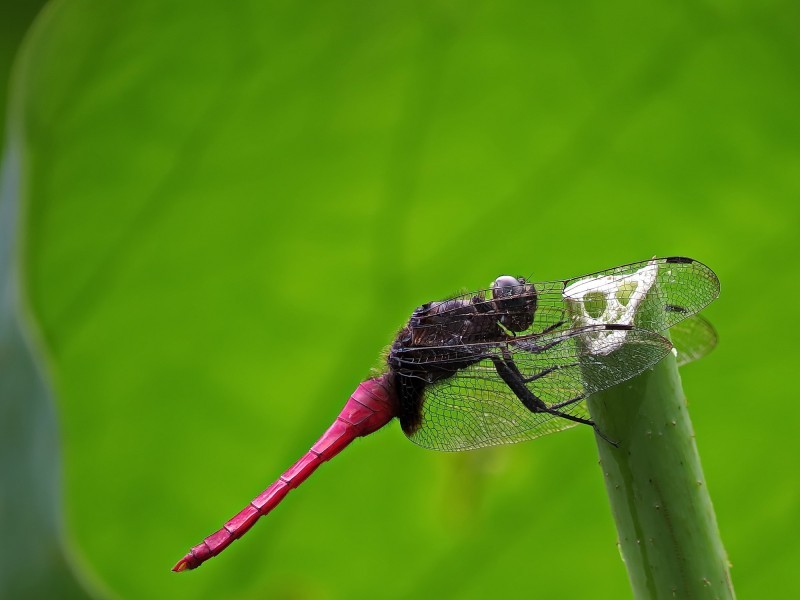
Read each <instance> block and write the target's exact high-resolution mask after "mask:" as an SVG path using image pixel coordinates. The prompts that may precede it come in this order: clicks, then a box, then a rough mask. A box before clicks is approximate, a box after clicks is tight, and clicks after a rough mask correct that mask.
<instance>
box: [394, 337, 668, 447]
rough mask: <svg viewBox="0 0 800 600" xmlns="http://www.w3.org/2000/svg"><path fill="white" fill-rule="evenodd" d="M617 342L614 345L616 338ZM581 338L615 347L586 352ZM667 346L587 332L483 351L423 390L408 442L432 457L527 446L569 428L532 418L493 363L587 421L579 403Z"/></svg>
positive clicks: (542, 416) (658, 340) (537, 415)
mask: <svg viewBox="0 0 800 600" xmlns="http://www.w3.org/2000/svg"><path fill="white" fill-rule="evenodd" d="M620 335H623V336H625V338H624V343H622V344H620V339H619V336H620ZM588 336H592V340H593V345H594V347H595V348H596V347H597V344H598V339H599V340H601V341H600V342H599V343H601V344H602V343H603V341H602V336H606V338H607V343H608V344H609V345H610V346H612V347H614V348H616V349H615V350H613V351H611V352H609V353H608V354H598V353H594V352H592V353H589V352H588V351H587V350H586V347H587V346H588V344H587V343H586V342H587V340H588ZM671 347H672V346H671V344H670V343H669V341H668V340H666V339H665V338H663V337H662V336H660V335H658V334H656V333H654V332H650V331H646V330H640V329H631V330H617V329H614V330H608V329H606V328H604V327H602V326H590V327H584V328H581V329H575V330H571V331H568V332H562V333H551V334H547V335H542V336H535V337H533V336H529V337H525V338H521V339H520V338H518V339H514V340H511V341H508V342H505V343H502V344H494V345H492V344H484V345H483V347H482V348H480V356H481V357H482V358H481V360H480V361H479V362H476V363H475V364H472V365H470V366H469V367H466V368H461V369H458V370H456V371H455V374H454V375H452V376H451V377H448V378H447V379H445V380H443V381H440V382H438V383H435V384H432V385H429V386H428V387H427V388H426V391H425V396H424V402H423V408H422V425H421V426H420V428H419V429H417V431H416V432H414V433H413V434H412V435H410V436H409V438H410V439H411V440H412V441H413V442H415V443H417V444H419V445H421V446H424V447H426V448H432V449H435V450H467V449H473V448H481V447H484V446H491V445H496V444H509V443H514V442H519V441H522V440H529V439H533V438H536V437H539V436H542V435H545V434H548V433H552V432H555V431H560V430H563V429H566V428H568V427H572V426H573V425H575V423H574V422H571V421H568V420H566V419H563V418H560V417H558V416H555V415H551V414H548V413H541V412H531V411H530V410H528V408H526V407H525V405H524V404H523V402H522V400H521V399H520V398H519V397H518V396H517V395H515V394H514V392H513V391H512V390H511V388H510V387H509V386H508V385H507V384H506V382H505V381H503V380H502V379H501V377H500V376H499V374H498V371H497V369H496V367H495V361H498V360H503V361H513V363H514V365H515V366H516V368H517V369H518V370H519V372H520V374H521V376H522V377H523V378H525V379H527V380H529V381H528V382H527V383H526V384H525V387H526V388H527V390H528V391H529V392H530V393H531V394H533V395H534V396H535V397H536V398H538V399H540V400H542V401H543V402H544V403H545V404H546V405H547V406H548V407H551V408H556V409H557V410H559V411H561V412H565V413H567V414H570V415H572V416H575V417H580V418H588V415H587V413H586V409H585V406H584V403H583V401H582V398H583V397H584V396H587V395H590V394H592V393H595V392H598V391H600V390H603V389H606V388H609V387H611V386H614V385H616V384H618V383H620V382H622V381H624V380H626V379H629V378H630V377H633V376H634V375H636V374H638V373H640V372H641V371H643V370H644V369H646V368H647V367H649V366H651V365H652V364H655V363H656V362H658V361H659V360H661V358H663V357H664V356H665V355H666V354H667V353H668V352H669V351H670V349H671Z"/></svg>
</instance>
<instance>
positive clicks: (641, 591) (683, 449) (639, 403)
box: [587, 355, 735, 599]
mask: <svg viewBox="0 0 800 600" xmlns="http://www.w3.org/2000/svg"><path fill="white" fill-rule="evenodd" d="M587 404H588V408H589V412H590V414H591V416H592V419H593V420H594V421H595V423H596V424H597V426H598V427H599V429H600V431H602V432H603V433H604V434H605V435H606V436H607V437H609V438H610V439H612V440H615V441H617V442H618V443H619V447H618V448H615V447H614V446H612V445H611V444H609V443H608V442H607V441H605V440H603V439H602V438H600V437H599V436H597V444H598V449H599V454H600V466H601V468H602V470H603V478H604V479H605V482H606V488H607V490H608V497H609V500H610V501H611V511H612V513H613V515H614V521H615V522H616V526H617V533H618V536H619V546H620V550H621V553H622V558H623V560H624V561H625V565H626V567H627V569H628V575H629V577H630V580H631V586H632V587H633V592H634V597H635V598H636V599H645V598H647V599H651V598H734V597H735V596H734V591H733V585H732V583H731V579H730V574H729V570H728V567H729V564H728V558H727V555H726V553H725V549H724V548H723V546H722V540H721V539H720V535H719V529H718V527H717V520H716V517H715V515H714V509H713V507H712V506H711V498H710V496H709V493H708V489H707V487H706V482H705V479H704V477H703V471H702V469H701V467H700V457H699V455H698V453H697V446H696V444H695V437H694V431H693V430H692V424H691V421H690V420H689V412H688V410H687V406H686V398H685V396H684V394H683V390H682V387H681V379H680V375H679V374H678V367H677V364H676V362H675V358H674V357H673V356H672V355H669V356H668V357H667V358H665V359H664V360H662V361H661V362H659V363H658V364H656V365H655V366H654V367H651V368H650V369H648V370H646V371H645V372H643V373H642V374H641V375H639V376H638V377H635V378H634V379H631V380H630V381H627V382H625V383H623V384H621V385H618V386H616V387H614V388H612V389H609V390H606V391H604V392H601V393H598V394H594V395H593V396H591V397H590V398H589V399H588V402H587Z"/></svg>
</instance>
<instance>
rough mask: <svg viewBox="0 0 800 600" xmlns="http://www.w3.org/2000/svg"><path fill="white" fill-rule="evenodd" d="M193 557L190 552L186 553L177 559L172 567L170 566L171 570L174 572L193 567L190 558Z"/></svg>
mask: <svg viewBox="0 0 800 600" xmlns="http://www.w3.org/2000/svg"><path fill="white" fill-rule="evenodd" d="M193 558H194V557H193V556H192V555H191V554H187V555H186V556H184V557H183V558H182V559H180V560H179V561H178V564H176V565H175V566H174V567H172V571H173V572H174V573H180V572H181V571H185V570H186V569H193V568H194V567H193V566H192V559H193Z"/></svg>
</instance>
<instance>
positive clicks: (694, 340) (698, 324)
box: [669, 315, 717, 367]
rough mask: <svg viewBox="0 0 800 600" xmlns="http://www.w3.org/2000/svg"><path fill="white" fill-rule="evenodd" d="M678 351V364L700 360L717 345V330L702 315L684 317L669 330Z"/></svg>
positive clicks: (680, 365)
mask: <svg viewBox="0 0 800 600" xmlns="http://www.w3.org/2000/svg"><path fill="white" fill-rule="evenodd" d="M669 334H670V337H671V338H672V345H673V346H675V350H676V351H677V359H678V366H679V367H682V366H683V365H685V364H688V363H690V362H693V361H695V360H699V359H701V358H703V357H704V356H705V355H706V354H708V353H709V352H711V351H712V350H713V349H714V348H715V347H716V345H717V331H716V330H715V329H714V326H713V325H712V324H711V323H709V322H708V321H707V320H706V319H705V318H703V316H701V315H693V316H691V317H689V318H688V319H684V320H683V321H681V322H680V323H678V324H676V325H675V326H673V327H672V328H671V329H670V330H669Z"/></svg>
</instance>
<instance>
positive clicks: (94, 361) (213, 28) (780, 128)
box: [0, 0, 800, 599]
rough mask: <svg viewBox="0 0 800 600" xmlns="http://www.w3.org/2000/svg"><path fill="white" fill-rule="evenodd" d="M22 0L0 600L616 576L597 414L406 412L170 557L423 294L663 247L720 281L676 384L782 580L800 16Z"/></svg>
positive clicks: (7, 19)
mask: <svg viewBox="0 0 800 600" xmlns="http://www.w3.org/2000/svg"><path fill="white" fill-rule="evenodd" d="M39 6H40V3H36V2H20V1H16V2H9V3H4V4H3V6H2V9H0V10H1V11H2V14H0V22H2V23H3V24H4V25H3V31H4V33H3V45H2V53H3V55H2V56H1V57H0V59H1V61H2V62H0V68H2V69H3V70H2V75H3V84H4V86H5V87H4V89H5V90H6V91H7V100H8V103H7V105H5V106H7V111H6V114H7V120H6V123H5V149H4V170H3V197H2V202H3V208H2V212H0V218H1V219H3V221H2V222H0V235H2V236H3V238H2V239H1V240H0V242H1V243H0V250H2V253H0V259H2V260H0V268H2V273H1V275H2V284H1V285H2V291H3V298H4V300H3V302H2V303H0V310H1V311H2V314H0V375H1V379H2V385H1V386H0V392H2V397H0V407H2V413H0V415H3V416H2V420H1V421H0V436H2V438H3V442H2V445H0V448H2V452H3V456H2V462H0V465H1V466H2V471H0V477H2V481H0V488H2V490H3V497H2V498H3V499H4V501H3V502H0V519H2V522H0V527H2V528H3V529H4V530H5V531H6V532H11V533H6V534H3V535H2V536H0V564H4V565H5V567H3V568H2V569H1V570H0V596H2V597H3V598H5V597H9V598H26V597H31V598H39V597H41V598H45V597H53V598H55V597H67V596H70V597H82V596H83V594H84V593H83V592H81V591H80V587H79V586H83V588H84V589H86V590H89V591H87V592H85V593H86V594H93V595H94V596H95V597H102V598H122V599H129V598H130V599H138V598H171V599H181V598H212V597H221V598H234V599H240V598H241V599H245V598H265V597H271V598H291V599H305V598H308V599H318V598H322V599H337V598H427V597H441V598H484V597H522V596H527V597H542V598H552V597H566V598H586V597H592V598H625V597H629V596H630V591H629V588H628V582H627V575H626V572H625V568H624V565H623V563H622V561H621V560H620V556H619V553H618V551H617V548H616V544H615V540H616V537H615V529H614V525H613V523H612V520H611V516H610V512H609V508H608V504H607V500H606V497H605V490H604V486H603V482H602V475H601V472H600V470H599V469H598V467H597V453H596V448H595V442H594V437H593V435H592V434H591V431H590V430H589V429H588V428H578V429H572V430H570V431H567V432H564V433H561V434H558V435H553V436H549V437H546V438H543V439H540V440H538V441H536V442H532V443H529V444H521V445H517V446H513V447H504V448H498V449H490V450H483V451H476V452H468V453H460V454H440V453H434V452H429V451H425V450H422V449H420V448H417V447H416V446H414V445H413V444H411V443H409V442H407V441H406V440H405V438H404V436H403V435H402V433H401V432H400V429H399V426H397V424H392V425H391V426H390V427H388V428H387V431H385V432H381V433H378V434H376V435H374V436H372V437H371V438H367V439H365V440H362V441H359V442H358V443H356V444H354V445H353V447H351V448H350V449H349V450H348V451H347V452H345V453H344V454H342V455H341V456H340V457H339V458H337V459H336V460H335V461H333V462H332V463H330V464H328V465H325V466H324V467H323V468H322V469H321V470H320V471H318V472H317V474H316V475H315V476H314V477H313V478H312V479H311V480H309V482H308V483H307V484H306V485H305V486H304V487H303V488H301V490H300V491H296V492H294V493H293V494H291V495H290V497H289V498H288V499H287V501H286V502H285V503H284V504H283V505H282V506H281V507H280V508H279V509H278V510H277V511H276V512H275V513H273V514H272V515H270V516H269V517H267V518H266V519H264V520H263V521H262V522H261V523H259V525H257V526H256V528H255V529H254V530H253V531H252V532H251V533H250V534H249V535H248V536H247V537H246V538H244V539H243V540H241V541H239V542H237V543H236V544H234V546H233V547H232V548H231V549H230V550H228V551H227V552H225V553H224V554H223V555H221V556H219V557H217V558H215V559H214V560H213V561H212V562H210V563H208V564H207V565H205V566H203V567H202V568H201V569H199V570H198V571H195V572H190V573H184V574H182V575H176V574H173V573H171V572H170V567H171V566H172V565H173V564H174V563H175V561H177V560H178V559H179V558H180V557H181V556H183V554H184V553H185V552H186V551H187V550H188V548H189V547H190V546H191V545H194V544H197V543H199V542H200V541H201V540H202V538H203V537H204V536H205V535H207V534H209V533H211V532H212V531H214V530H216V529H217V528H218V527H220V526H221V525H222V523H223V522H224V521H225V520H227V519H228V518H229V517H230V516H232V515H233V514H234V513H235V512H236V511H238V510H239V509H240V508H241V507H243V506H244V505H245V504H246V503H247V502H248V501H249V500H250V499H251V498H252V497H253V496H255V495H256V494H258V493H259V492H260V491H261V490H262V489H263V488H264V487H266V486H267V485H268V484H269V483H270V482H271V481H272V480H273V479H275V478H276V477H277V475H279V474H280V473H281V472H282V471H283V470H284V469H285V468H286V467H288V466H289V465H290V464H291V463H292V462H293V461H294V460H295V459H296V458H298V457H299V456H300V455H301V454H302V453H303V452H305V451H306V450H307V449H308V448H309V446H310V445H311V444H312V443H313V442H314V441H315V440H316V438H317V436H318V435H319V434H320V433H322V431H323V430H324V429H325V428H326V427H327V425H328V424H329V423H330V421H331V420H332V419H333V418H334V417H335V415H336V414H338V411H339V409H340V407H341V406H342V405H343V403H344V402H345V400H346V399H347V397H348V396H349V394H350V393H351V392H352V391H353V390H354V389H355V387H356V385H357V384H358V382H359V381H360V380H361V379H363V378H364V377H365V376H367V374H368V370H369V368H370V366H372V365H373V364H375V361H376V357H377V356H378V354H379V353H380V351H381V350H382V348H383V347H384V345H385V344H387V343H388V342H389V341H390V340H391V338H392V336H393V333H394V332H395V331H396V329H397V328H398V327H399V326H400V325H401V324H402V323H403V322H404V320H405V319H406V318H407V317H408V315H409V314H410V312H411V311H412V310H413V308H414V307H415V306H417V305H418V304H421V303H422V302H424V301H427V300H432V299H437V298H440V297H443V296H446V295H448V294H450V293H452V292H454V291H457V290H458V289H460V288H462V287H469V288H476V287H482V286H485V285H487V284H488V283H489V282H490V281H491V280H493V279H494V278H495V277H496V276H497V275H499V274H504V273H511V274H517V275H525V276H528V275H532V276H533V277H534V278H535V279H539V280H541V279H552V278H560V277H567V276H573V275H579V274H581V273H584V272H590V271H594V270H598V269H602V268H606V267H610V266H614V265H616V264H620V263H626V262H630V261H633V260H641V259H644V258H647V257H649V256H652V255H656V254H657V255H668V254H681V255H688V256H692V257H695V258H697V259H700V260H701V261H703V262H706V263H707V264H709V265H710V266H712V267H713V268H714V269H715V270H716V271H717V273H718V275H719V277H720V279H721V281H722V296H721V297H720V299H719V300H718V301H717V302H716V303H715V304H714V305H713V306H711V307H710V308H709V309H708V310H707V311H706V313H705V314H706V315H707V316H708V317H709V318H710V319H711V320H712V321H713V322H714V323H715V325H716V327H717V328H718V330H719V333H720V339H721V342H720V346H719V347H718V349H717V350H716V351H715V352H714V353H713V354H712V355H711V356H709V357H708V358H707V359H705V360H703V361H702V362H700V363H696V364H693V365H690V366H688V367H686V368H685V369H684V371H683V380H684V386H685V391H686V393H687V396H688V398H689V401H690V407H691V410H692V417H693V421H694V425H695V430H696V434H697V442H698V445H699V448H700V453H701V457H702V460H703V465H704V469H705V473H706V478H707V481H708V485H709V487H710V491H711V495H712V498H713V500H714V503H715V507H716V510H717V517H718V521H719V525H720V528H721V531H722V537H723V540H724V542H725V545H726V548H727V550H728V553H729V556H730V560H731V562H732V564H733V569H732V576H733V581H734V585H735V587H736V588H737V591H738V593H739V595H740V597H742V598H747V597H758V598H790V597H794V595H793V594H794V592H795V591H796V587H797V586H796V582H795V580H794V576H793V575H792V574H793V572H794V570H795V569H796V565H797V563H798V561H800V510H799V509H800V482H799V481H798V473H797V458H798V456H800V452H799V451H800V436H798V433H797V429H798V424H799V423H800V406H798V402H797V384H796V383H793V382H794V381H795V379H793V377H794V375H795V373H796V370H797V360H798V352H797V350H796V348H797V347H798V341H797V340H798V335H800V326H798V323H797V320H798V319H797V317H796V315H795V313H796V310H795V308H794V303H795V301H796V299H797V297H798V295H799V294H800V286H799V285H798V281H800V279H798V278H800V268H798V264H800V263H798V258H797V250H798V226H799V225H800V222H799V221H800V220H799V219H798V217H799V216H800V209H799V208H798V202H799V201H800V145H799V143H800V111H798V107H799V106H800V71H798V68H797V66H798V64H800V36H799V35H798V24H800V5H798V3H796V2H789V1H782V0H775V1H767V2H717V1H706V2H697V3H695V2H678V3H673V2H645V3H642V2H632V1H630V0H629V1H625V2H611V3H609V2H581V3H559V4H553V3H549V2H521V1H519V2H453V1H442V2H438V1H434V2H431V1H422V2H341V1H340V2H303V3H298V2H285V1H281V2H273V1H270V2H237V3H218V2H197V1H195V2H171V3H164V2H155V1H149V0H145V1H140V2H119V1H114V2H98V1H90V0H60V1H52V2H47V3H44V5H43V8H42V10H41V12H39V14H38V16H37V17H36V18H35V20H33V15H34V14H35V13H36V12H37V10H38V8H39ZM23 35H24V36H25V37H24V41H22V40H23ZM12 57H13V58H14V63H13V64H14V67H13V69H12V70H11V71H10V73H9V69H10V65H11V64H12ZM17 211H19V214H17ZM17 267H18V268H17ZM16 290H19V292H20V294H21V295H20V296H15V295H14V294H15V292H16ZM15 298H21V300H22V301H21V302H20V303H17V302H15V300H14V299H15ZM26 328H27V329H26ZM25 331H28V333H29V335H30V336H32V337H30V338H29V342H30V340H34V341H33V346H31V345H30V343H27V344H26V342H25V338H24V337H21V336H24V333H25ZM32 349H33V354H31V350H32ZM37 349H38V350H37ZM33 356H38V359H37V360H38V361H39V362H38V363H36V364H39V365H40V366H42V365H44V366H45V367H46V371H45V374H44V375H40V374H37V371H35V370H34V369H35V363H32V362H31V360H32V357H33ZM42 361H43V362H42ZM20 365H22V366H20ZM48 389H49V390H51V391H52V394H49V393H48ZM53 411H55V412H53ZM56 418H57V420H56ZM59 472H60V475H59ZM62 553H63V554H62ZM65 557H66V558H65ZM65 560H66V561H67V563H69V564H72V567H71V568H72V569H73V573H75V574H76V575H74V577H75V578H76V580H75V581H71V580H70V577H71V576H70V574H69V573H70V571H69V570H67V569H68V568H69V567H67V566H66V564H67V563H65V562H64V561H65Z"/></svg>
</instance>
